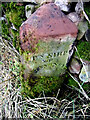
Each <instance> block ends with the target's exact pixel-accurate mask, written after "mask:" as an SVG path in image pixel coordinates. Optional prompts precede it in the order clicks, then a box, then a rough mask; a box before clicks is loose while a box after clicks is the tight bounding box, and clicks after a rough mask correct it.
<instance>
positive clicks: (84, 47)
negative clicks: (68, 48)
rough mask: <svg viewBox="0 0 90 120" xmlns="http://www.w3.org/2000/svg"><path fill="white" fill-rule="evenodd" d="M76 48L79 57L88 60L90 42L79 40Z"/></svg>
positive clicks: (89, 59)
mask: <svg viewBox="0 0 90 120" xmlns="http://www.w3.org/2000/svg"><path fill="white" fill-rule="evenodd" d="M77 50H78V53H79V55H80V58H81V59H84V60H88V61H90V42H87V41H79V42H78V45H77ZM78 53H77V52H75V55H76V56H78ZM78 57H79V56H78Z"/></svg>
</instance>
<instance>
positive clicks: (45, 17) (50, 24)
mask: <svg viewBox="0 0 90 120" xmlns="http://www.w3.org/2000/svg"><path fill="white" fill-rule="evenodd" d="M77 31H78V30H77V27H76V25H75V24H74V23H73V22H71V21H70V20H69V19H68V18H67V17H66V16H65V15H64V14H63V13H62V12H61V10H60V8H59V7H58V6H56V5H55V4H54V3H49V4H46V5H42V6H41V7H40V8H38V9H37V10H36V12H34V13H33V14H32V15H31V16H30V17H29V18H28V19H27V20H26V21H25V22H24V23H23V25H22V26H21V27H20V39H21V40H20V42H21V47H22V49H23V50H29V49H30V41H32V42H33V43H37V41H38V40H40V39H41V40H42V41H43V40H45V38H46V40H47V41H48V39H49V38H50V37H51V38H56V37H58V38H59V37H62V36H66V35H68V34H70V35H71V36H72V37H76V36H77ZM26 37H27V39H26V40H25V38H26ZM35 41H36V42H35Z"/></svg>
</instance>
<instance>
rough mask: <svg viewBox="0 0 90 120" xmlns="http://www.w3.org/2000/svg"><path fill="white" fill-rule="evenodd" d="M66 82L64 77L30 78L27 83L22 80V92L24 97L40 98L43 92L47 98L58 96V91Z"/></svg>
mask: <svg viewBox="0 0 90 120" xmlns="http://www.w3.org/2000/svg"><path fill="white" fill-rule="evenodd" d="M63 82H64V76H60V77H44V76H41V77H32V76H31V77H30V78H29V79H27V80H26V81H25V80H24V79H22V81H21V83H22V89H21V92H22V94H24V96H30V97H38V96H39V95H40V94H41V96H42V95H43V92H44V93H45V94H46V96H48V95H49V96H50V95H51V96H56V93H57V91H58V89H60V88H61V85H62V83H63Z"/></svg>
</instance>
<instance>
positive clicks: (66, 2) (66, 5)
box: [55, 0, 71, 12]
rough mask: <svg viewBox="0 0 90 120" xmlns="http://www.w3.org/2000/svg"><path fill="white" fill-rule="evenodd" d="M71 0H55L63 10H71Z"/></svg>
mask: <svg viewBox="0 0 90 120" xmlns="http://www.w3.org/2000/svg"><path fill="white" fill-rule="evenodd" d="M70 2H71V1H70V0H55V4H56V5H57V6H59V7H60V9H61V10H62V11H65V12H69V10H70Z"/></svg>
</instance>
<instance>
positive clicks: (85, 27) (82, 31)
mask: <svg viewBox="0 0 90 120" xmlns="http://www.w3.org/2000/svg"><path fill="white" fill-rule="evenodd" d="M78 30H79V33H78V36H77V39H78V40H80V39H81V38H82V37H83V36H84V34H85V32H86V31H87V30H88V24H87V21H85V20H84V21H81V22H79V24H78Z"/></svg>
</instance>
